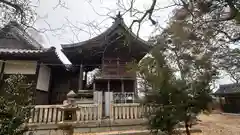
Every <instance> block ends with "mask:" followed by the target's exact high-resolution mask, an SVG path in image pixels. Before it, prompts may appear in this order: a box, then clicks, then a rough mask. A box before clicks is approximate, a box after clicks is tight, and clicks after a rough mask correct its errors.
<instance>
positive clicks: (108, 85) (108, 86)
mask: <svg viewBox="0 0 240 135" xmlns="http://www.w3.org/2000/svg"><path fill="white" fill-rule="evenodd" d="M107 89H108V92H110V80H108V84H107Z"/></svg>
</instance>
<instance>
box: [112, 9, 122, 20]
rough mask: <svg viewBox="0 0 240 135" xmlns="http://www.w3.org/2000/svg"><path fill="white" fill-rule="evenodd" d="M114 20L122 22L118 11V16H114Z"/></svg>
mask: <svg viewBox="0 0 240 135" xmlns="http://www.w3.org/2000/svg"><path fill="white" fill-rule="evenodd" d="M114 20H115V21H116V22H118V21H123V18H122V15H121V12H120V11H119V12H118V14H117V15H116V17H115V18H114Z"/></svg>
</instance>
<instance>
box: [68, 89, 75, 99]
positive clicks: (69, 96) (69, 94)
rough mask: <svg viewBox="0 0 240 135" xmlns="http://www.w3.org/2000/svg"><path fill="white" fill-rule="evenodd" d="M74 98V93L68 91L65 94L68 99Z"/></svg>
mask: <svg viewBox="0 0 240 135" xmlns="http://www.w3.org/2000/svg"><path fill="white" fill-rule="evenodd" d="M75 96H76V93H75V92H74V91H73V90H71V91H69V92H68V94H67V97H68V98H74V97H75Z"/></svg>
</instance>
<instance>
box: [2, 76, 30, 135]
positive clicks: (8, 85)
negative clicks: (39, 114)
mask: <svg viewBox="0 0 240 135" xmlns="http://www.w3.org/2000/svg"><path fill="white" fill-rule="evenodd" d="M32 92H33V89H32V83H28V82H27V79H26V77H25V76H23V75H20V74H17V75H10V76H9V78H7V79H6V80H5V84H4V88H3V91H2V92H1V96H0V108H1V109H0V135H22V134H23V133H24V132H25V131H26V129H24V128H23V124H24V123H25V122H27V121H28V119H29V117H30V111H31V108H32V107H31V105H32Z"/></svg>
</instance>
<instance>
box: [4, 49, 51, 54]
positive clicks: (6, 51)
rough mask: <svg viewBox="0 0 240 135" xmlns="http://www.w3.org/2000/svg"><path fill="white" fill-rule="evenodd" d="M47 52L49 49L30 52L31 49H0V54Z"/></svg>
mask: <svg viewBox="0 0 240 135" xmlns="http://www.w3.org/2000/svg"><path fill="white" fill-rule="evenodd" d="M47 51H49V49H41V50H31V49H8V48H0V54H28V53H43V52H47Z"/></svg>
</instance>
